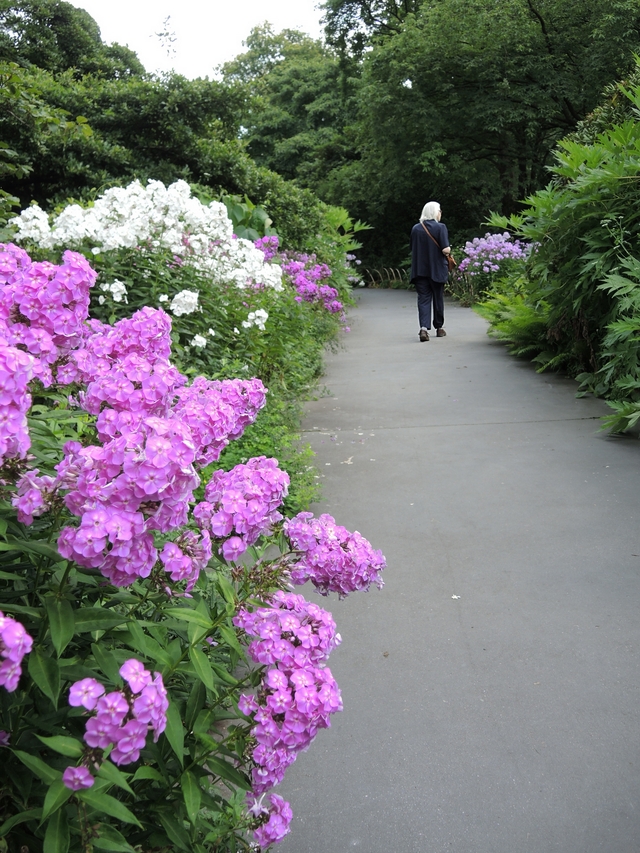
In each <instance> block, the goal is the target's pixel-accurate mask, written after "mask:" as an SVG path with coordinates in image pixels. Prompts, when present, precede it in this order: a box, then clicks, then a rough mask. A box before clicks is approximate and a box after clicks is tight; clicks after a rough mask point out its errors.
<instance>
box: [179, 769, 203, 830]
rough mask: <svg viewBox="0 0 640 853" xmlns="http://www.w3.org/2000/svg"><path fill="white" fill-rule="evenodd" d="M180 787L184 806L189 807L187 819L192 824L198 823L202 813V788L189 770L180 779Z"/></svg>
mask: <svg viewBox="0 0 640 853" xmlns="http://www.w3.org/2000/svg"><path fill="white" fill-rule="evenodd" d="M180 787H181V788H182V796H183V797H184V804H185V806H186V807H187V817H188V818H189V820H190V822H191V823H195V822H196V818H197V817H198V812H199V811H200V799H201V794H200V786H199V785H198V780H197V779H196V777H195V776H194V775H193V773H191V772H190V771H189V770H185V772H184V773H183V774H182V776H181V777H180Z"/></svg>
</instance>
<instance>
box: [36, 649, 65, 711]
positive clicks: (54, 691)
mask: <svg viewBox="0 0 640 853" xmlns="http://www.w3.org/2000/svg"><path fill="white" fill-rule="evenodd" d="M29 675H30V676H31V678H33V680H34V681H35V683H36V684H37V685H38V687H39V688H40V690H42V692H43V693H44V695H45V696H48V697H49V699H51V701H52V702H53V705H54V707H55V708H57V707H58V695H59V693H60V669H59V668H58V663H57V661H55V660H54V659H53V658H50V657H47V656H46V655H43V654H42V652H41V651H39V650H38V649H36V651H33V652H31V654H30V655H29Z"/></svg>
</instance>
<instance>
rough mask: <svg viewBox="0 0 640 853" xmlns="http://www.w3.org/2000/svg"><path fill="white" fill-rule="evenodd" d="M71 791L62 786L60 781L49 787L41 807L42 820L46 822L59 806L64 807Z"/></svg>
mask: <svg viewBox="0 0 640 853" xmlns="http://www.w3.org/2000/svg"><path fill="white" fill-rule="evenodd" d="M72 794H73V791H72V790H71V789H70V788H67V786H66V785H65V784H64V782H63V781H62V779H56V781H55V782H54V783H53V784H52V785H50V786H49V790H48V791H47V795H46V797H45V798H44V806H43V807H42V820H43V821H44V820H46V819H47V818H48V817H49V816H50V815H52V814H53V813H54V812H55V811H57V810H58V809H59V808H60V806H62V805H64V804H65V803H66V802H67V800H68V799H69V797H70V796H71V795H72Z"/></svg>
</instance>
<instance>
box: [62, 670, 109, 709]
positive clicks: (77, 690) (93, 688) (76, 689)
mask: <svg viewBox="0 0 640 853" xmlns="http://www.w3.org/2000/svg"><path fill="white" fill-rule="evenodd" d="M103 693H104V687H103V686H102V684H100V682H98V681H96V680H95V678H83V679H82V681H76V683H75V684H72V685H71V689H70V690H69V704H70V705H73V706H74V707H78V706H80V705H82V707H83V708H86V709H87V710H88V711H93V709H94V708H95V707H96V705H97V704H98V699H99V698H100V696H102V694H103Z"/></svg>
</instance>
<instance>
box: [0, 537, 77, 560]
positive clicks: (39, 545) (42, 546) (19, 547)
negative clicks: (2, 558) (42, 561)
mask: <svg viewBox="0 0 640 853" xmlns="http://www.w3.org/2000/svg"><path fill="white" fill-rule="evenodd" d="M0 551H22V552H23V553H25V554H37V555H38V556H39V557H48V558H49V559H50V560H52V561H53V562H54V563H59V562H61V561H62V560H63V559H64V558H63V557H62V556H61V555H60V554H59V553H58V552H57V550H56V549H55V548H54V547H53V545H49V543H48V542H41V541H39V540H38V539H15V538H14V537H13V536H11V537H8V538H7V541H6V544H5V543H4V542H0Z"/></svg>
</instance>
